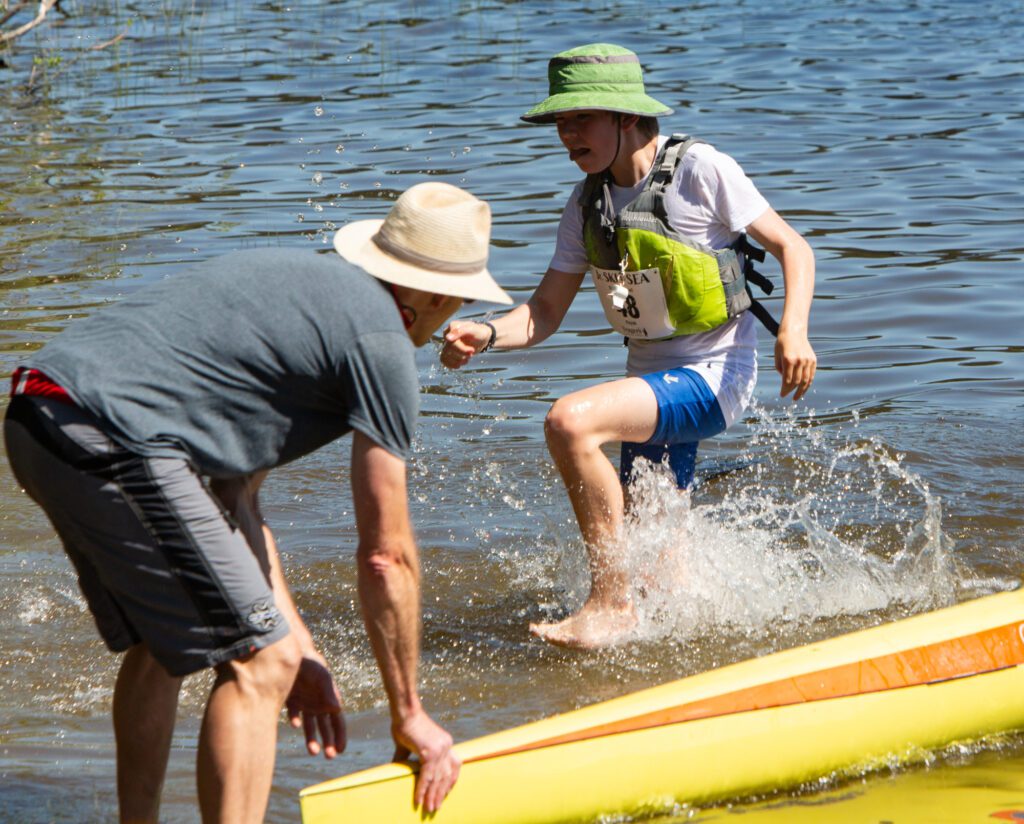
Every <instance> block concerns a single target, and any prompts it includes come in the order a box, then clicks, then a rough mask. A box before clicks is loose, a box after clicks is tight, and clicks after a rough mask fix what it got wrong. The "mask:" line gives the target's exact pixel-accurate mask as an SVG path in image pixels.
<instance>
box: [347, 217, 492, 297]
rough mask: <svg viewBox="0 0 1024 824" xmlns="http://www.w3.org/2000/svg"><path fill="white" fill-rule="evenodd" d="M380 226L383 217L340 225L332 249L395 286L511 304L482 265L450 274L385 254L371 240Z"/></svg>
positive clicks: (350, 261)
mask: <svg viewBox="0 0 1024 824" xmlns="http://www.w3.org/2000/svg"><path fill="white" fill-rule="evenodd" d="M383 225H384V221H383V220H357V221H354V222H352V223H349V224H347V225H345V226H342V227H341V228H340V229H339V230H338V231H337V232H335V233H334V248H335V250H336V251H337V253H338V254H339V255H341V256H342V257H343V258H345V260H347V261H348V262H349V263H354V264H355V265H356V266H358V267H359V268H361V269H365V270H366V271H367V272H369V273H370V274H371V275H373V276H374V277H375V278H377V279H378V280H383V281H385V282H387V283H393V284H395V285H396V286H408V287H410V288H412V289H419V290H420V291H423V292H434V293H436V294H439V295H452V296H454V297H459V298H463V299H465V300H485V301H488V302H490V303H506V304H508V303H512V298H511V297H510V296H509V294H508V293H507V292H506V291H505V290H504V289H502V288H501V287H500V286H499V285H498V284H497V282H496V281H495V280H494V278H493V277H491V273H490V272H489V271H487V268H486V267H482V268H481V269H480V270H479V271H473V272H467V273H461V272H460V273H458V274H450V273H447V272H438V271H435V270H433V269H426V268H423V267H420V266H416V265H413V264H411V263H406V262H405V261H402V260H399V259H398V258H396V257H394V256H392V255H389V254H387V253H386V252H384V251H383V250H382V249H381V248H380V247H379V246H378V245H377V244H376V243H374V241H373V237H374V235H376V234H377V232H378V231H380V227H381V226H383Z"/></svg>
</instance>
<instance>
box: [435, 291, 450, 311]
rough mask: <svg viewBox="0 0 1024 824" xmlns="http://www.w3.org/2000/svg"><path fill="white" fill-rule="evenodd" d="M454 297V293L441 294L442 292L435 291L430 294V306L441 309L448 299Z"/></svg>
mask: <svg viewBox="0 0 1024 824" xmlns="http://www.w3.org/2000/svg"><path fill="white" fill-rule="evenodd" d="M452 298H453V296H452V295H441V294H438V293H437V292H434V293H433V294H431V296H430V308H431V309H440V308H441V306H442V305H443V304H445V303H447V302H448V301H450V300H452Z"/></svg>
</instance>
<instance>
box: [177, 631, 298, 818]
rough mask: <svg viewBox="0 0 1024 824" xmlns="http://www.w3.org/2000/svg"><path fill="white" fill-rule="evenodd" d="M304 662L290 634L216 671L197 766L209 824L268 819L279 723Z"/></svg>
mask: <svg viewBox="0 0 1024 824" xmlns="http://www.w3.org/2000/svg"><path fill="white" fill-rule="evenodd" d="M301 660H302V656H301V653H300V652H299V647H298V642H297V641H295V639H294V636H291V635H289V636H287V637H285V638H283V639H281V640H280V641H277V642H276V643H274V644H271V645H270V646H268V647H264V648H263V649H260V650H257V651H256V652H255V653H253V654H252V655H251V656H249V657H247V658H245V659H236V660H234V661H228V662H227V663H224V664H220V665H218V667H217V668H216V669H217V680H216V681H215V682H214V685H213V690H212V691H211V693H210V699H209V701H208V702H207V705H206V715H205V716H204V717H203V726H202V730H201V731H200V734H199V757H198V760H197V762H196V772H197V776H196V777H197V783H198V787H199V806H200V809H201V810H202V814H203V821H204V822H218V823H223V824H227V822H249V821H262V820H263V817H264V813H265V812H266V806H267V800H268V799H269V797H270V786H271V780H272V778H273V774H274V754H275V748H276V744H277V727H278V721H279V719H280V715H281V709H282V707H284V702H285V699H286V698H287V697H288V693H289V691H290V690H291V687H292V684H293V683H294V681H295V676H296V674H297V673H298V670H299V664H300V662H301Z"/></svg>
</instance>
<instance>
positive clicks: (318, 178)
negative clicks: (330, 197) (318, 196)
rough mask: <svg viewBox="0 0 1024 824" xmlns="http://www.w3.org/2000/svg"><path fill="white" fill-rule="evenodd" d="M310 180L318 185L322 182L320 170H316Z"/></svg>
mask: <svg viewBox="0 0 1024 824" xmlns="http://www.w3.org/2000/svg"><path fill="white" fill-rule="evenodd" d="M312 180H313V185H314V186H319V185H320V184H321V183H323V182H324V176H323V175H322V174H321V173H320V172H317V173H316V174H315V175H313V178H312Z"/></svg>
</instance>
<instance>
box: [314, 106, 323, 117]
mask: <svg viewBox="0 0 1024 824" xmlns="http://www.w3.org/2000/svg"><path fill="white" fill-rule="evenodd" d="M323 113H324V107H323V106H315V107H314V108H313V114H314V115H316V116H317V117H322V116H323Z"/></svg>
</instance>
